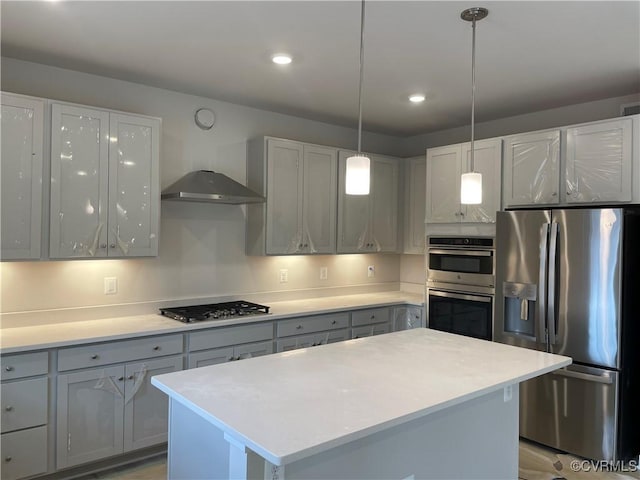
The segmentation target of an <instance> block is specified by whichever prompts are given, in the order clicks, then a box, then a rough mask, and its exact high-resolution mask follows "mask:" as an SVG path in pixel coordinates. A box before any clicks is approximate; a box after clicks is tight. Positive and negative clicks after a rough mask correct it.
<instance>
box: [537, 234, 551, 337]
mask: <svg viewBox="0 0 640 480" xmlns="http://www.w3.org/2000/svg"><path fill="white" fill-rule="evenodd" d="M548 240H549V224H548V223H543V224H542V226H541V227H540V278H539V280H538V283H539V286H540V287H539V288H538V308H537V310H536V322H537V325H538V336H537V338H536V340H537V341H538V343H544V344H545V350H546V349H547V348H546V346H547V331H546V324H545V314H546V312H547V309H546V300H547V261H548V259H547V244H548Z"/></svg>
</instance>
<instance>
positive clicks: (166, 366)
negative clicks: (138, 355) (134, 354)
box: [56, 355, 183, 469]
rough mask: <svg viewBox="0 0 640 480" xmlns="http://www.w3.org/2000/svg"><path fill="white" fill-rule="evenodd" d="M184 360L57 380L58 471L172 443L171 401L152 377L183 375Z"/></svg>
mask: <svg viewBox="0 0 640 480" xmlns="http://www.w3.org/2000/svg"><path fill="white" fill-rule="evenodd" d="M182 364H183V358H182V355H175V356H171V357H165V358H157V359H152V360H145V361H141V362H136V363H129V364H125V365H114V366H108V367H104V368H94V369H90V370H82V371H77V372H73V373H67V374H61V375H58V404H57V441H56V447H57V453H56V460H57V468H58V469H61V468H67V467H72V466H74V465H80V464H82V463H86V462H90V461H94V460H98V459H101V458H106V457H110V456H113V455H118V454H121V453H124V452H128V451H132V450H136V449H139V448H143V447H148V446H151V445H155V444H158V443H162V442H165V441H166V440H167V415H168V402H167V397H166V395H164V394H163V393H162V392H160V391H159V390H157V389H156V388H155V387H153V386H152V385H151V383H150V380H151V377H152V376H153V375H159V374H162V373H169V372H174V371H178V370H182Z"/></svg>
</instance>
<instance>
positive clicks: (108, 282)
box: [104, 277, 118, 295]
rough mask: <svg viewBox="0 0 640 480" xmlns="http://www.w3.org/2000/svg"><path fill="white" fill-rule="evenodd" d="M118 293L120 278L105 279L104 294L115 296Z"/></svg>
mask: <svg viewBox="0 0 640 480" xmlns="http://www.w3.org/2000/svg"><path fill="white" fill-rule="evenodd" d="M116 293H118V278H117V277H104V294H105V295H115V294H116Z"/></svg>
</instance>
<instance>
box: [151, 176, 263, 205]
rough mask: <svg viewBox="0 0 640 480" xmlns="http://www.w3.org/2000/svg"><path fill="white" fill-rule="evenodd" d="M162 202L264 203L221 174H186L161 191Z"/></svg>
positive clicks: (252, 192)
mask: <svg viewBox="0 0 640 480" xmlns="http://www.w3.org/2000/svg"><path fill="white" fill-rule="evenodd" d="M161 198H162V200H177V201H183V202H204V203H230V204H242V203H264V202H265V198H264V197H263V196H261V195H258V194H257V193H256V192H254V191H253V190H250V189H248V188H247V187H245V186H244V185H241V184H240V183H238V182H236V181H235V180H233V179H232V178H229V177H227V176H226V175H223V174H222V173H216V172H212V171H211V170H198V171H195V172H191V173H187V174H186V175H185V176H183V177H182V178H180V179H179V180H178V181H176V182H175V183H173V184H171V185H169V186H168V187H167V188H165V189H164V190H163V191H162V195H161Z"/></svg>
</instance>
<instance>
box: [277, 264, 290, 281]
mask: <svg viewBox="0 0 640 480" xmlns="http://www.w3.org/2000/svg"><path fill="white" fill-rule="evenodd" d="M279 278H280V283H287V282H288V281H289V270H287V269H286V268H282V269H280V273H279Z"/></svg>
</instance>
